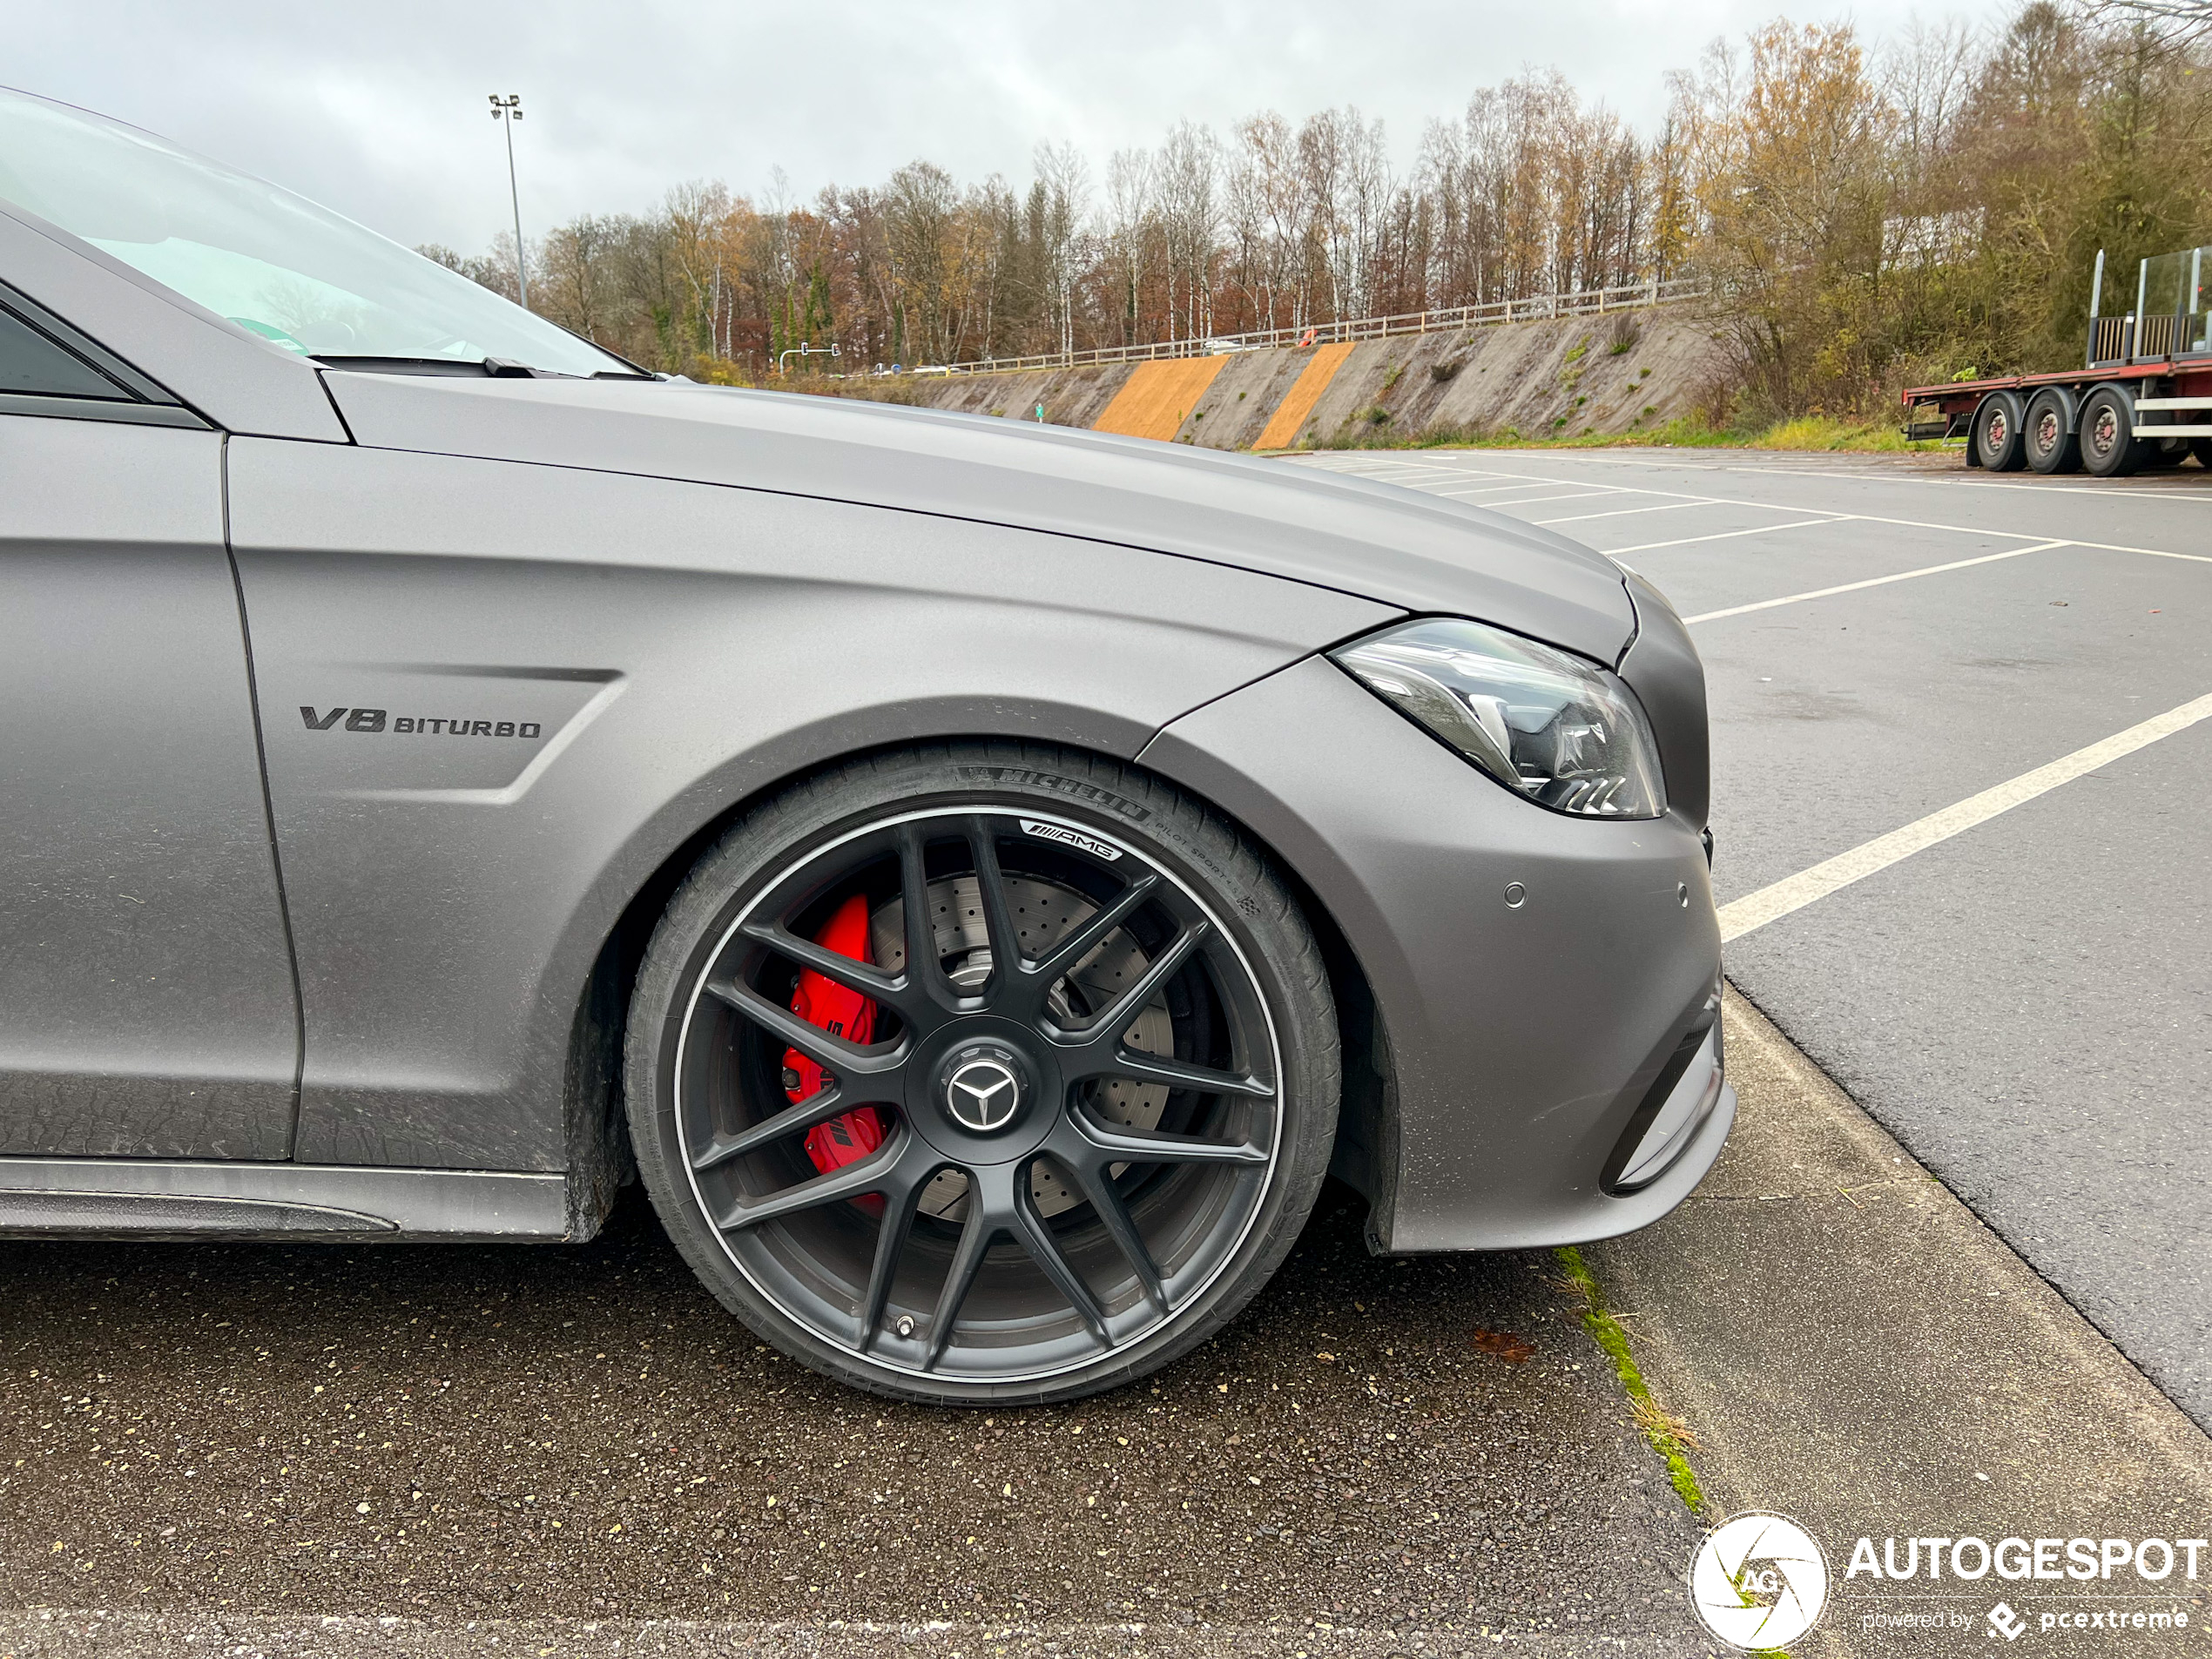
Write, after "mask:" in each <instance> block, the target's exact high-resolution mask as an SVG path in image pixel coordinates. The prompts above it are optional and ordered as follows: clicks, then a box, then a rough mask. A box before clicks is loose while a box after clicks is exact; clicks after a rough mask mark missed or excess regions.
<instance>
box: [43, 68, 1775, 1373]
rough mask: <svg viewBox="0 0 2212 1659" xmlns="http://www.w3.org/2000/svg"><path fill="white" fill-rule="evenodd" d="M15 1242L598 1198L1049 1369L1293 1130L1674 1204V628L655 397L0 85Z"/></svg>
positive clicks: (1694, 825) (1255, 1201)
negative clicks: (644, 1199)
mask: <svg viewBox="0 0 2212 1659" xmlns="http://www.w3.org/2000/svg"><path fill="white" fill-rule="evenodd" d="M0 733H3V734H4V735H0V1231H4V1232H5V1233H7V1234H9V1235H12V1236H16V1237H24V1236H37V1237H61V1236H79V1237H81V1236H85V1235H97V1236H108V1237H124V1238H148V1237H152V1238H233V1239H283V1240H292V1241H301V1240H310V1239H325V1240H334V1241H345V1242H361V1241H372V1240H380V1239H382V1240H390V1239H399V1240H408V1239H440V1238H442V1239H456V1240H475V1241H486V1240H547V1241H556V1240H567V1241H570V1242H576V1241H582V1240H586V1239H589V1238H591V1237H592V1235H593V1233H594V1231H595V1230H596V1229H597V1227H598V1226H599V1225H600V1224H601V1221H602V1218H603V1217H604V1216H605V1215H606V1214H607V1213H608V1210H609V1206H610V1204H611V1202H612V1201H613V1200H614V1198H615V1197H616V1196H617V1192H618V1190H619V1189H621V1188H622V1187H623V1185H624V1184H625V1183H627V1182H629V1181H631V1180H632V1179H633V1178H636V1179H642V1181H643V1182H644V1187H645V1190H646V1191H647V1192H648V1193H649V1194H650V1196H651V1201H652V1204H653V1205H654V1206H655V1208H656V1209H657V1211H658V1215H659V1217H660V1219H661V1222H662V1224H664V1226H665V1227H666V1229H667V1231H668V1233H669V1235H670V1237H671V1238H672V1239H673V1240H674V1241H675V1243H676V1244H677V1246H678V1248H679V1249H680V1250H681V1251H682V1252H683V1253H684V1255H685V1258H687V1259H688V1260H689V1261H690V1262H691V1265H692V1266H693V1267H694V1268H695V1269H696V1270H697V1271H698V1276H699V1278H700V1279H701V1280H702V1281H703V1282H704V1283H705V1285H706V1287H707V1288H708V1290H710V1291H711V1292H712V1293H713V1294H714V1295H715V1296H716V1297H718V1298H720V1300H721V1301H722V1302H723V1303H724V1305H725V1306H727V1307H728V1309H729V1310H730V1311H731V1312H732V1313H734V1314H735V1315H736V1316H737V1317H738V1318H740V1319H742V1320H744V1321H745V1323H746V1324H747V1325H750V1326H751V1327H752V1330H753V1331H755V1332H758V1333H759V1335H760V1337H761V1338H762V1339H765V1340H766V1341H769V1342H772V1343H773V1344H774V1345H776V1346H778V1347H779V1348H780V1349H781V1350H782V1351H783V1352H786V1353H787V1354H789V1355H791V1356H792V1357H793V1358H794V1359H798V1360H799V1361H801V1362H803V1363H805V1364H806V1365H808V1366H814V1367H816V1368H817V1369H819V1370H820V1371H823V1372H827V1373H829V1374H831V1375H833V1376H835V1377H838V1378H841V1379H846V1381H848V1382H851V1383H853V1384H856V1385H858V1386H861V1387H864V1388H869V1389H873V1390H877V1391H879V1392H880V1393H887V1394H893V1395H900V1396H904V1397H907V1398H910V1399H928V1400H940V1401H955V1402H957V1401H968V1402H1003V1401H1018V1400H1043V1399H1055V1398H1066V1397H1070V1396H1074V1395H1078V1394H1082V1393H1087V1392H1090V1391H1093V1390H1096V1389H1100V1388H1103V1387H1107V1386H1112V1385H1114V1384H1116V1383H1119V1382H1122V1381H1124V1380H1126V1379H1130V1378H1132V1377H1136V1376H1139V1375H1142V1374H1143V1373H1144V1372H1147V1371H1149V1370H1150V1369H1152V1368H1153V1367H1156V1366H1160V1365H1162V1364H1163V1363H1165V1362H1167V1361H1168V1360H1170V1359H1172V1358H1174V1357H1175V1356H1176V1355H1177V1354H1178V1353H1180V1352H1184V1351H1185V1350H1187V1349H1189V1348H1190V1347H1191V1346H1192V1345H1194V1344H1196V1343H1197V1342H1199V1341H1201V1340H1203V1339H1204V1338H1206V1337H1207V1336H1208V1335H1209V1334H1210V1333H1212V1332H1216V1331H1217V1330H1218V1329H1219V1328H1220V1327H1221V1326H1222V1325H1224V1322H1225V1321H1227V1320H1229V1319H1230V1318H1232V1317H1233V1316H1234V1315H1235V1313H1236V1312H1237V1311H1238V1308H1239V1307H1240V1306H1242V1305H1244V1303H1245V1302H1246V1301H1248V1300H1249V1299H1250V1298H1251V1297H1252V1296H1253V1295H1254V1294H1255V1293H1256V1292H1257V1291H1258V1290H1259V1289H1260V1287H1261V1286H1262V1285H1264V1284H1265V1283H1266V1281H1267V1278H1268V1276H1269V1275H1270V1274H1271V1272H1272V1271H1274V1270H1275V1268H1276V1267H1277V1265H1278V1264H1279V1263H1280V1262H1281V1261H1282V1260H1283V1258H1284V1257H1285V1253H1286V1252H1287V1251H1289V1250H1290V1248H1291V1244H1292V1243H1293V1240H1294V1239H1295V1238H1296V1235H1297V1234H1298V1230H1299V1227H1300V1225H1301V1224H1303V1223H1304V1221H1305V1218H1306V1216H1307V1212H1308V1211H1309V1209H1310V1208H1311V1206H1312V1204H1313V1202H1314V1197H1315V1194H1316V1193H1317V1191H1318V1190H1319V1188H1320V1186H1321V1184H1322V1182H1323V1180H1324V1179H1325V1178H1326V1177H1329V1176H1330V1175H1332V1174H1333V1175H1334V1176H1336V1177H1339V1179H1341V1180H1342V1181H1344V1182H1345V1183H1346V1184H1349V1185H1350V1186H1351V1187H1352V1188H1353V1189H1355V1190H1357V1191H1358V1192H1359V1194H1360V1195H1361V1196H1362V1197H1364V1198H1365V1200H1366V1204H1367V1206H1368V1212H1369V1220H1368V1224H1367V1236H1368V1238H1369V1240H1370V1242H1371V1243H1372V1247H1373V1248H1374V1249H1375V1250H1377V1251H1386V1252H1407V1251H1467V1250H1499V1249H1520V1248H1527V1247H1530V1246H1536V1245H1545V1244H1556V1243H1561V1242H1566V1241H1573V1240H1587V1239H1594V1238H1601V1237H1605V1236H1608V1235H1612V1234H1616V1233H1619V1232H1622V1231H1626V1230H1629V1229H1631V1228H1635V1227H1640V1226H1642V1225H1645V1224H1648V1223H1649V1222H1651V1221H1653V1220H1654V1219H1656V1217H1660V1216H1662V1215H1663V1214H1664V1213H1665V1212H1666V1211H1668V1210H1669V1209H1670V1208H1671V1207H1672V1206H1673V1205H1675V1204H1677V1203H1679V1202H1680V1201H1681V1200H1682V1198H1683V1197H1684V1196H1685V1195H1686V1194H1687V1193H1688V1192H1689V1190H1690V1189H1691V1188H1692V1187H1693V1186H1694V1185H1695V1184H1696V1183H1697V1181H1698V1180H1699V1179H1700V1178H1701V1177H1703V1174H1704V1172H1705V1170H1707V1169H1708V1168H1709V1167H1710V1165H1711V1163H1712V1162H1713V1160H1714V1158H1715V1157H1716V1155H1717V1154H1718V1152H1719V1150H1720V1146H1721V1143H1722V1140H1723V1136H1725V1135H1726V1134H1727V1132H1728V1128H1729V1124H1730V1118H1731V1116H1732V1115H1733V1111H1734V1097H1733V1095H1732V1093H1731V1092H1730V1089H1729V1088H1728V1086H1727V1085H1726V1083H1725V1082H1724V1080H1723V1067H1722V1055H1721V1047H1720V1042H1721V1039H1720V1028H1719V1025H1718V1022H1717V1014H1718V993H1719V971H1720V947H1719V935H1718V930H1717V927H1716V921H1715V916H1714V910H1713V904H1712V898H1711V890H1710V884H1709V881H1708V876H1707V867H1708V862H1709V855H1710V842H1709V841H1707V840H1705V838H1704V834H1703V832H1704V826H1705V817H1706V789H1707V784H1706V774H1707V759H1706V716H1705V703H1704V685H1703V672H1702V670H1701V669H1700V667H1699V664H1698V660H1697V657H1696V652H1695V651H1694V650H1693V649H1692V647H1691V645H1690V644H1689V638H1688V637H1687V635H1686V633H1685V632H1684V631H1683V626H1682V624H1681V622H1680V621H1679V620H1678V618H1677V617H1676V615H1675V613H1674V612H1673V611H1672V610H1670V609H1669V606H1668V604H1667V603H1666V601H1665V600H1664V599H1663V598H1662V597H1661V596H1660V595H1659V594H1658V593H1656V591H1654V590H1652V589H1651V588H1650V587H1649V586H1648V585H1647V584H1646V583H1643V582H1642V580H1640V579H1639V578H1638V577H1635V576H1634V575H1633V574H1630V573H1628V572H1626V571H1624V570H1622V569H1621V568H1620V567H1618V566H1616V565H1615V564H1613V563H1609V562H1608V561H1607V560H1605V559H1603V558H1601V557H1599V556H1596V555H1595V554H1593V553H1590V552H1588V551H1587V550H1584V549H1582V548H1581V547H1579V546H1576V545H1575V544H1574V543H1570V542H1568V541H1565V540H1562V539H1561V538H1559V537H1557V536H1551V535H1548V534H1545V533H1543V532H1541V531H1539V530H1535V529H1530V528H1528V527H1527V526H1525V525H1522V524H1519V523H1513V522H1511V521H1508V520H1506V519H1503V518H1500V517H1497V516H1492V515H1489V514H1486V513H1483V512H1481V511H1479V510H1476V509H1472V508H1469V507H1466V506H1461V505H1458V504H1455V503H1453V502H1446V501H1441V500H1437V499H1433V498H1429V497H1424V496H1416V495H1413V494H1411V493H1408V492H1405V491H1400V490H1397V489H1389V488H1385V487H1382V486H1379V485H1373V484H1367V483H1362V482H1356V481H1352V480H1347V479H1343V478H1334V477H1325V476H1321V475H1317V474H1316V473H1313V472H1312V471H1306V470H1300V469H1297V468H1295V467H1294V466H1291V465H1288V464H1285V463H1282V462H1265V461H1259V460H1254V459H1251V458H1246V457H1238V456H1231V455H1214V454H1208V453H1204V452H1200V451H1195V450H1192V449H1190V448H1170V447H1169V446H1166V445H1162V444H1154V443H1148V442H1140V441H1136V440H1132V439H1123V438H1116V437H1109V436H1102V435H1094V434H1089V433H1082V432H1073V431H1068V430H1063V429H1059V428H1051V427H1046V426H1040V425H1037V424H1034V423H1031V424H1026V425H1025V424H1022V423H1017V422H1013V421H995V420H991V419H988V418H985V417H970V416H964V415H941V414H935V413H930V412H926V411H920V410H914V409H909V408H894V407H888V406H885V405H880V404H876V403H872V402H868V401H858V400H851V401H848V400H842V399H836V398H826V397H808V396H792V395H772V394H766V393H761V392H756V391H749V390H741V389H733V388H719V387H710V386H704V385H698V384H693V383H691V382H689V381H684V380H681V379H671V378H669V377H666V376H664V375H659V374H649V373H646V372H644V371H643V370H640V369H639V368H637V367H635V366H634V365H632V364H631V363H629V362H626V361H623V360H622V359H620V358H617V357H615V356H612V355H610V354H608V353H606V352H604V351H603V350H601V349H599V348H598V347H595V346H593V345H592V344H590V342H589V341H585V340H583V339H581V338H578V337H577V336H575V335H572V334H568V333H566V332H564V331H563V330H562V329H560V328H558V327H555V326H553V325H552V324H551V323H549V322H547V321H545V320H542V319H540V318H538V317H537V316H536V315H533V314H530V313H529V312H528V311H525V310H523V309H522V308H520V307H516V306H515V305H512V304H509V302H508V301H507V300H504V299H502V298H501V297H499V296H498V295H496V294H495V293H491V292H489V290H487V289H484V288H482V287H478V286H476V285H475V284H474V283H472V282H470V281H469V280H465V279H464V278H462V277H461V276H458V275H456V274H455V273H452V272H450V271H448V270H446V269H444V268H442V267H441V266H438V265H436V264H434V263H433V262H431V261H430V260H426V259H423V258H421V257H419V256H418V255H416V254H415V253H410V252H408V251H407V250H406V249H404V248H401V247H400V246H396V245H395V244H393V243H390V242H387V241H385V240H383V239H381V238H380V237H377V236H375V235H374V234H372V233H369V232H368V231H366V230H364V229H362V228H361V226H357V225H354V224H353V223H351V222H349V221H347V220H346V219H341V218H339V217H337V216H336V215H334V214H332V213H329V212H325V211H323V210H322V209H320V208H318V207H316V206H313V205H311V204H310V203H308V202H306V201H304V200H301V199H300V198H298V197H296V196H293V195H291V194H289V193H287V192H285V191H283V190H280V189H278V188H276V187H274V186H273V185H268V184H266V183H263V182H261V181H260V180H258V179H253V178H249V177H246V176H245V175H243V174H240V173H239V172H233V171H232V170H230V169H227V168H226V167H223V166H220V165H216V164H214V163H212V162H210V161H208V160H206V159H205V158H200V157H199V156H196V155H192V154H191V153H188V152H185V151H182V150H179V149H178V148H177V147H175V146H173V145H170V144H168V143H166V142H165V141H163V140H162V139H159V138H155V137H153V136H152V135H151V134H148V133H145V132H140V131H138V130H136V129H133V128H131V127H127V126H125V125H120V124H118V123H115V122H112V121H109V120H106V119H105V118H100V117H98V116H95V115H91V114H89V113H87V112H85V111H79V110H76V109H72V108H70V107H67V106H65V105H59V104H56V103H52V102H50V101H47V100H44V99H40V98H33V97H30V96H26V95H21V94H14V93H0Z"/></svg>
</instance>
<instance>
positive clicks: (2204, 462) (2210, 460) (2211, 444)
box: [2189, 438, 2212, 472]
mask: <svg viewBox="0 0 2212 1659" xmlns="http://www.w3.org/2000/svg"><path fill="white" fill-rule="evenodd" d="M2189 453H2190V454H2191V455H2195V457H2196V464H2197V465H2198V466H2200V467H2202V468H2203V469H2205V470H2206V471H2208V472H2212V438H2191V439H2190V440H2189Z"/></svg>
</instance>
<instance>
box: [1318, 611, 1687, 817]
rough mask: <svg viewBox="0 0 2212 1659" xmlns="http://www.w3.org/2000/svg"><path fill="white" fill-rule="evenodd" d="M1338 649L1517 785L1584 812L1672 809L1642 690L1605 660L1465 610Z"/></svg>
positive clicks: (1420, 719)
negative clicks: (1471, 616)
mask: <svg viewBox="0 0 2212 1659" xmlns="http://www.w3.org/2000/svg"><path fill="white" fill-rule="evenodd" d="M1331 655H1332V657H1333V658H1335V660H1336V661H1337V662H1338V663H1339V664H1342V665H1343V666H1344V667H1345V669H1347V670H1349V671H1351V672H1352V675H1353V676H1354V677H1355V678H1358V679H1359V682H1360V684H1361V685H1365V686H1366V687H1367V689H1368V690H1369V691H1373V692H1374V693H1375V694H1376V695H1377V696H1378V697H1379V698H1382V699H1383V700H1384V701H1385V702H1386V703H1388V704H1389V705H1391V706H1392V707H1393V708H1395V709H1397V710H1398V711H1399V712H1400V713H1401V714H1404V715H1405V716H1406V718H1408V719H1411V720H1413V721H1414V722H1415V723H1416V724H1418V725H1421V726H1424V727H1426V729H1427V730H1428V731H1429V732H1432V733H1433V734H1434V735H1435V736H1437V737H1439V738H1442V739H1443V740H1444V741H1445V742H1446V743H1448V744H1450V745H1452V747H1453V748H1454V749H1457V750H1458V751H1459V752H1460V753H1461V754H1463V755H1465V756H1466V757H1467V759H1470V760H1472V761H1474V764H1475V765H1478V766H1480V767H1481V768H1482V770H1483V771H1485V772H1488V773H1489V774H1490V775H1491V776H1492V777H1493V778H1495V779H1497V780H1498V781H1499V782H1500V783H1501V784H1503V785H1505V786H1507V788H1508V789H1511V790H1514V791H1515V792H1518V793H1520V794H1523V795H1526V796H1527V797H1528V799H1531V800H1533V801H1535V802H1537V803H1538V804H1539V805H1541V806H1548V807H1550V808H1551V809H1552V810H1553V811H1554V812H1561V813H1574V814H1575V815H1576V816H1577V817H1581V818H1656V817H1658V816H1659V815H1660V814H1661V813H1664V812H1665V811H1666V810H1667V793H1666V786H1665V785H1664V783H1663V782H1662V779H1661V775H1660V771H1659V752H1658V746H1657V745H1656V744H1655V743H1654V742H1653V741H1652V738H1651V728H1650V725H1649V724H1648V723H1647V722H1646V721H1645V719H1644V718H1643V710H1642V707H1641V706H1640V705H1638V704H1637V702H1636V699H1635V695H1634V693H1632V692H1631V691H1629V688H1628V687H1627V686H1626V685H1623V684H1622V682H1621V680H1620V679H1619V678H1617V677H1616V676H1615V675H1614V674H1612V673H1611V672H1609V671H1607V670H1605V669H1603V668H1601V667H1599V666H1598V665H1597V664H1595V663H1590V662H1585V661H1584V660H1583V659H1582V658H1579V657H1575V656H1572V655H1570V654H1569V653H1568V652H1566V651H1556V650H1554V649H1553V648H1552V647H1551V646H1549V645H1540V644H1537V643H1536V642H1535V641H1534V640H1533V639H1524V638H1522V637H1521V636H1520V635H1518V634H1509V633H1507V632H1506V631H1504V630H1503V629H1501V628H1491V627H1487V626H1485V625H1484V624H1481V623H1479V622H1465V621H1461V620H1459V619H1457V618H1455V617H1431V618H1429V619H1427V620H1426V621H1421V622H1410V623H1406V624H1404V625H1402V626H1400V627H1397V628H1392V629H1389V630H1387V631H1385V632H1383V633H1379V634H1375V635H1372V636H1371V637H1368V638H1366V639H1363V640H1361V641H1359V643H1358V644H1352V645H1346V646H1345V647H1344V648H1343V649H1342V650H1340V651H1333V652H1332V653H1331Z"/></svg>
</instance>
